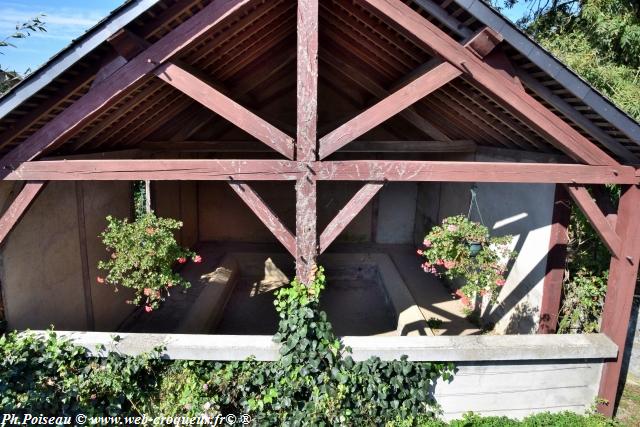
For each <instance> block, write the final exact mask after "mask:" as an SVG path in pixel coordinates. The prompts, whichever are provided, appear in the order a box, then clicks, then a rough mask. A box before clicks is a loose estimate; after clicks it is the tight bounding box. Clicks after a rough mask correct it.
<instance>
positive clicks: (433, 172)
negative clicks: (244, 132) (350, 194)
mask: <svg viewBox="0 0 640 427" xmlns="http://www.w3.org/2000/svg"><path fill="white" fill-rule="evenodd" d="M314 169H315V170H316V172H317V174H318V179H319V180H324V181H385V180H387V181H416V182H418V181H442V182H513V183H518V182H522V183H583V184H596V183H601V184H602V183H620V184H624V183H636V182H637V177H635V176H634V169H633V168H631V167H625V166H617V167H610V166H587V165H573V164H539V163H507V162H505V163H493V162H449V161H401V160H375V161H366V160H352V161H332V162H321V163H317V164H316V165H315V166H314Z"/></svg>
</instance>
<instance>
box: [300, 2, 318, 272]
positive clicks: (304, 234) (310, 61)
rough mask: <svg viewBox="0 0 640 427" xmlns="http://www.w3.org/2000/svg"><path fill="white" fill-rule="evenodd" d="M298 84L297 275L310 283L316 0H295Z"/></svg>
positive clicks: (315, 245) (313, 244)
mask: <svg viewBox="0 0 640 427" xmlns="http://www.w3.org/2000/svg"><path fill="white" fill-rule="evenodd" d="M297 84H298V89H297V93H298V97H297V102H298V105H297V111H298V117H297V126H298V131H297V142H296V159H297V160H298V161H299V162H301V163H300V164H301V167H302V168H303V170H302V171H301V172H302V176H301V177H300V178H299V179H298V181H297V183H296V248H297V249H296V276H297V277H298V279H299V280H301V281H303V282H304V283H309V282H310V281H311V280H312V279H313V276H312V275H313V272H314V268H315V263H316V257H317V256H318V235H317V229H316V227H317V185H316V175H315V171H314V170H313V169H312V168H311V165H310V164H311V162H313V161H315V160H316V158H317V147H316V142H317V118H318V0H298V83H297Z"/></svg>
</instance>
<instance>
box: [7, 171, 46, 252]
mask: <svg viewBox="0 0 640 427" xmlns="http://www.w3.org/2000/svg"><path fill="white" fill-rule="evenodd" d="M44 185H45V182H42V181H29V182H27V183H26V184H25V185H24V187H23V188H22V190H21V191H20V193H18V195H17V196H16V198H15V200H14V201H13V203H11V206H9V209H7V211H6V212H5V213H4V214H3V215H2V218H0V245H1V244H3V243H4V242H5V240H6V238H7V236H8V235H9V233H11V230H13V227H15V225H16V224H17V223H18V221H20V218H22V215H24V213H25V212H26V211H27V209H29V206H30V205H31V203H32V202H33V201H34V200H35V198H36V196H37V195H38V194H39V193H40V191H42V189H43V188H44Z"/></svg>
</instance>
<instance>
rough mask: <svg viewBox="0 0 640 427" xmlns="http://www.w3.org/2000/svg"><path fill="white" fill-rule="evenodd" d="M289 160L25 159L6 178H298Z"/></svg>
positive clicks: (65, 179)
mask: <svg viewBox="0 0 640 427" xmlns="http://www.w3.org/2000/svg"><path fill="white" fill-rule="evenodd" d="M302 175H303V174H302V173H301V172H300V165H299V164H298V163H297V162H291V161H288V160H201V159H180V160H164V159H153V160H147V159H139V160H50V161H48V160H43V161H35V162H25V163H23V164H22V165H21V166H20V167H19V168H18V169H16V170H15V171H13V172H11V173H9V174H8V175H7V176H6V177H5V178H4V179H5V180H18V181H32V180H43V181H111V180H113V181H144V180H151V181H178V180H186V181H190V180H193V181H198V180H200V181H232V180H237V181H294V180H296V179H298V178H299V177H301V176H302Z"/></svg>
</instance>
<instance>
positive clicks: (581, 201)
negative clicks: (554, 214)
mask: <svg viewBox="0 0 640 427" xmlns="http://www.w3.org/2000/svg"><path fill="white" fill-rule="evenodd" d="M566 188H567V191H568V192H569V195H570V196H571V198H572V199H573V201H574V202H576V205H578V207H579V208H580V210H581V211H582V212H583V213H584V214H585V216H586V217H587V219H588V220H589V223H590V224H591V225H592V226H593V229H594V230H595V231H596V233H598V236H600V238H601V239H602V242H603V243H604V245H605V246H606V247H607V249H608V250H609V252H611V254H612V255H613V256H614V257H615V258H620V257H621V256H622V254H621V250H622V240H621V239H620V236H618V234H617V233H616V231H615V230H614V229H613V227H612V226H611V223H610V222H609V220H608V219H607V217H606V216H605V215H604V214H603V213H602V211H601V210H600V208H599V207H598V204H597V203H596V201H595V200H594V199H593V197H591V194H589V191H588V190H587V189H586V187H584V186H578V185H567V186H566Z"/></svg>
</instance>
